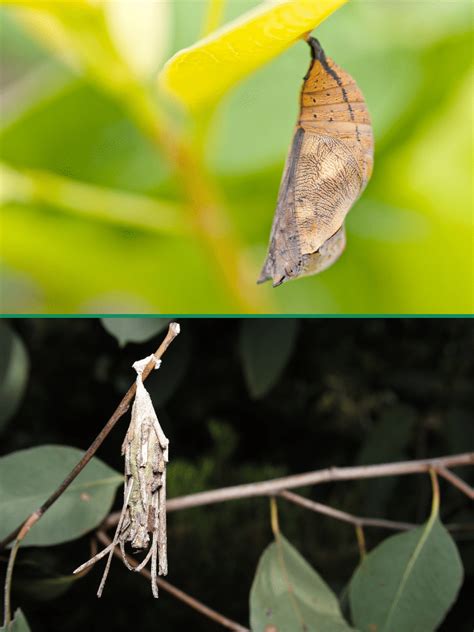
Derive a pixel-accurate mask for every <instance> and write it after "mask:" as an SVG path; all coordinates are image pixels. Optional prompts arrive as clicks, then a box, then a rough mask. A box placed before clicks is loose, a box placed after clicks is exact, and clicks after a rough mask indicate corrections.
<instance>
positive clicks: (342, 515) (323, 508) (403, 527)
mask: <svg viewBox="0 0 474 632" xmlns="http://www.w3.org/2000/svg"><path fill="white" fill-rule="evenodd" d="M279 495H280V496H281V497H282V498H285V499H286V500H289V501H290V502H292V503H294V504H295V505H299V506H300V507H304V508H305V509H310V510H311V511H315V512H317V513H320V514H324V515H326V516H331V518H336V520H342V521H343V522H348V523H350V524H353V525H354V526H355V527H380V528H382V529H394V530H396V531H407V530H409V529H414V528H415V527H417V526H419V525H417V524H412V523H410V522H394V521H392V520H382V519H378V518H362V517H360V516H354V515H353V514H350V513H347V512H346V511H341V510H340V509H334V508H333V507H329V506H328V505H323V504H322V503H317V502H315V501H314V500H310V499H309V498H305V497H304V496H300V495H299V494H294V493H293V492H288V491H283V492H280V493H279Z"/></svg>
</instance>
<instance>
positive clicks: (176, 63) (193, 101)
mask: <svg viewBox="0 0 474 632" xmlns="http://www.w3.org/2000/svg"><path fill="white" fill-rule="evenodd" d="M345 2H346V0H319V1H318V2H314V0H278V1H277V2H272V3H269V2H265V3H262V4H261V5H259V6H258V7H257V8H256V9H254V10H252V11H249V12H247V13H245V14H244V15H243V16H241V17H240V18H238V19H237V20H235V21H233V22H231V23H230V24H227V25H225V26H224V27H223V28H221V29H218V30H217V31H215V32H214V33H213V34H212V35H210V36H209V37H206V38H205V39H203V40H201V41H199V42H197V43H196V44H195V45H194V46H191V47H190V48H186V49H184V50H181V51H180V52H179V53H177V54H176V55H174V57H172V58H171V59H170V60H169V61H168V62H167V63H166V64H165V66H164V68H163V70H162V72H161V73H160V75H159V79H158V81H159V85H160V87H161V88H163V89H164V90H165V91H167V92H169V93H171V94H172V95H173V96H174V97H175V98H176V99H178V100H179V101H181V102H182V103H183V104H184V105H186V106H188V107H189V108H191V109H197V108H201V107H203V106H207V105H209V104H210V103H213V102H216V101H217V100H218V99H219V98H220V97H221V96H222V95H223V94H224V93H225V92H227V90H229V88H231V87H232V86H234V85H235V84H236V83H237V82H238V81H240V80H241V79H243V78H244V77H246V76H247V75H249V74H250V73H252V72H254V71H255V70H257V68H260V67H261V66H263V65H264V64H266V63H267V62H269V61H270V60H271V59H273V58H274V57H276V56H277V55H279V54H280V53H282V52H283V51H284V50H286V49H287V48H289V47H290V46H291V45H292V44H294V43H295V42H296V41H297V40H298V39H299V38H300V37H301V36H303V35H304V34H305V33H307V32H308V31H311V30H312V29H314V28H315V27H316V26H318V25H319V24H320V23H321V22H322V21H323V20H324V19H325V18H327V17H328V16H329V15H330V14H331V13H332V12H333V11H335V10H336V9H337V8H339V7H340V6H341V5H343V4H344V3H345Z"/></svg>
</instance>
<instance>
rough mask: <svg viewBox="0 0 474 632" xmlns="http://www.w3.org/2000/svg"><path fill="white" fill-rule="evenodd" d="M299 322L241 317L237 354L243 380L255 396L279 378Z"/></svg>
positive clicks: (292, 346) (292, 345)
mask: <svg viewBox="0 0 474 632" xmlns="http://www.w3.org/2000/svg"><path fill="white" fill-rule="evenodd" d="M297 332H298V321H297V320H294V319H272V320H268V319H265V320H261V319H257V320H244V321H243V323H242V329H241V330H240V354H241V357H242V365H243V370H244V376H245V381H246V383H247V387H248V389H249V391H250V394H251V395H252V397H254V398H259V397H262V396H263V395H265V394H266V393H267V392H268V391H269V390H270V389H271V388H272V387H273V386H274V385H275V384H276V383H277V382H278V380H279V378H280V376H281V374H282V372H283V369H284V368H285V366H286V363H287V362H288V360H289V358H290V355H291V353H292V351H293V348H294V345H295V341H296V334H297Z"/></svg>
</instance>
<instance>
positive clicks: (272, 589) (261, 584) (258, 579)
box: [250, 535, 353, 632]
mask: <svg viewBox="0 0 474 632" xmlns="http://www.w3.org/2000/svg"><path fill="white" fill-rule="evenodd" d="M250 627H251V629H252V632H267V631H268V630H275V631H276V632H285V631H286V630H291V631H292V632H350V631H351V630H352V629H353V628H351V627H350V626H349V625H348V624H347V623H346V621H345V620H344V618H343V616H342V614H341V610H340V608H339V603H338V600H337V598H336V596H335V595H334V593H333V592H332V590H331V589H330V588H329V586H328V585H327V584H326V583H325V582H324V581H323V580H322V579H321V577H320V576H319V575H318V573H317V572H316V571H315V570H314V569H313V568H312V567H311V566H310V565H309V564H308V562H306V560H305V559H304V558H303V557H302V556H301V555H300V554H299V553H298V551H297V550H296V549H295V548H294V547H293V546H292V545H291V544H290V543H289V542H288V541H287V540H286V539H285V538H284V537H283V536H282V535H279V536H278V538H277V540H276V541H275V542H274V543H273V544H270V546H268V547H267V548H266V549H265V551H264V553H263V555H262V557H261V558H260V561H259V563H258V567H257V572H256V574H255V578H254V580H253V584H252V590H251V593H250Z"/></svg>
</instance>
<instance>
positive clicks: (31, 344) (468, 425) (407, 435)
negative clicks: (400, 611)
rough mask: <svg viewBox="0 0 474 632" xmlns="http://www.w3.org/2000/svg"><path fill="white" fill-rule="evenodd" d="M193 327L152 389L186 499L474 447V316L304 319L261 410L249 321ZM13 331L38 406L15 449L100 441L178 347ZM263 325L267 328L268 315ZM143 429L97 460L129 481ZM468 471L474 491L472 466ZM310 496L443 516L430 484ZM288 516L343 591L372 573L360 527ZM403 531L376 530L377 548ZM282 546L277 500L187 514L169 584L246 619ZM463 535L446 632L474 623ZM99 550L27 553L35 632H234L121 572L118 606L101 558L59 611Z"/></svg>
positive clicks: (24, 591) (53, 327)
mask: <svg viewBox="0 0 474 632" xmlns="http://www.w3.org/2000/svg"><path fill="white" fill-rule="evenodd" d="M179 321H180V323H181V326H182V334H181V335H180V336H179V337H178V339H177V340H176V341H175V342H174V343H173V345H172V346H171V347H170V349H169V351H168V353H167V354H166V356H165V357H164V360H163V366H162V368H161V369H160V371H159V372H157V373H156V374H153V375H151V376H150V378H149V380H148V381H147V388H148V390H149V391H150V393H151V395H152V398H153V400H154V403H155V407H156V409H157V413H158V416H159V418H160V422H161V425H162V426H163V428H164V430H165V432H166V434H167V436H168V437H169V438H170V441H171V461H172V464H171V465H170V474H169V495H170V496H175V495H179V494H183V493H189V492H193V491H198V490H202V489H211V488H215V487H220V486H224V485H230V484H235V483H240V482H250V481H256V480H262V479H265V478H271V477H275V476H280V475H284V474H290V473H299V472H305V471H309V470H314V469H320V468H323V467H326V466H331V465H338V466H343V465H353V464H358V463H376V462H384V461H391V460H400V459H405V458H426V457H430V456H441V455H446V454H451V453H456V452H464V451H467V450H469V449H471V450H472V449H473V447H474V424H473V421H472V414H471V411H472V409H473V399H474V393H473V388H472V377H473V364H474V354H473V348H474V344H473V342H474V329H473V323H472V321H470V320H466V319H448V320H443V319H441V320H432V319H428V320H425V319H418V320H414V319H396V320H395V319H394V320H391V319H373V320H372V319H359V320H357V319H356V320H342V319H341V320H338V319H334V320H330V319H315V320H301V321H300V322H299V324H298V335H297V339H296V345H295V348H294V349H293V352H292V354H291V357H290V359H289V361H288V362H287V365H286V367H285V369H284V371H283V374H282V376H281V378H280V379H279V381H278V383H277V384H276V385H275V386H274V387H273V388H272V389H271V390H270V391H269V392H268V393H267V394H266V395H265V396H264V397H262V398H260V399H252V398H251V397H250V395H249V392H248V387H247V385H246V383H245V380H244V375H243V370H242V360H241V351H240V349H239V346H240V330H241V327H242V321H240V320H239V319H187V320H186V319H179ZM11 326H12V327H13V328H14V329H15V330H16V331H17V333H18V334H19V335H20V336H21V338H22V339H23V341H24V343H25V345H26V347H27V350H28V353H29V356H30V361H31V370H30V378H29V383H28V386H27V391H26V394H25V396H24V399H23V402H22V404H21V406H20V408H19V410H18V411H17V413H16V415H15V417H14V419H13V420H11V421H10V423H9V425H8V428H7V429H6V431H5V432H4V433H3V436H2V442H1V444H0V453H1V454H2V455H3V454H8V453H10V452H12V451H14V450H19V449H22V448H27V447H31V446H36V445H41V444H45V443H59V444H65V445H71V446H75V447H79V448H83V449H85V448H86V447H88V445H89V444H90V442H91V441H92V439H93V438H94V437H95V435H96V434H97V433H98V431H99V430H100V428H101V427H102V425H103V424H104V423H105V421H106V420H107V419H108V417H109V416H110V414H111V413H112V412H113V410H114V409H115V406H116V405H117V403H118V401H119V399H120V398H121V396H122V394H123V393H124V391H125V389H126V388H127V387H128V385H129V384H130V383H131V382H132V381H133V377H134V373H133V371H132V370H131V368H130V365H131V364H132V363H133V362H134V361H135V360H137V359H139V358H141V357H143V356H145V355H148V354H149V353H151V352H152V351H154V350H155V348H156V347H157V346H158V342H159V340H160V339H161V338H162V337H163V334H159V335H158V336H156V337H155V338H153V339H152V340H149V341H148V342H146V343H143V344H128V345H127V346H126V347H125V348H122V349H120V348H119V347H118V345H117V342H116V340H115V339H114V338H113V337H112V336H111V335H110V334H108V333H107V332H106V331H105V329H104V328H103V327H102V325H101V322H100V321H99V320H96V319H68V320H62V319H31V320H28V319H27V320H12V321H11ZM260 326H262V329H263V330H264V328H265V326H264V321H261V323H260ZM127 423H128V419H123V420H122V421H121V422H120V423H119V424H118V426H117V427H116V428H115V430H114V431H113V432H112V434H111V435H110V437H109V438H108V439H107V440H106V442H105V443H104V445H103V446H102V447H101V448H100V450H99V452H98V456H99V458H101V459H102V460H104V461H105V462H106V463H108V464H109V465H111V466H112V467H114V468H116V469H117V470H119V471H121V470H122V467H123V464H122V458H121V456H120V445H121V441H122V439H123V436H124V433H125V430H126V427H127ZM459 472H460V474H461V476H463V477H464V478H465V479H466V480H470V481H471V482H472V480H473V476H472V471H468V470H467V469H466V468H464V469H463V470H460V471H459ZM297 491H302V492H303V493H304V494H305V495H308V496H310V497H311V498H313V499H315V500H320V501H321V502H326V503H328V504H330V505H332V506H334V507H338V508H341V509H345V510H347V511H352V512H354V513H359V514H361V515H367V516H372V517H375V516H378V517H385V518H390V519H393V520H406V521H412V522H422V521H424V520H425V519H426V517H427V515H428V513H429V507H430V494H431V491H430V484H429V478H428V476H426V475H419V476H404V477H399V478H397V479H392V478H390V479H381V480H374V481H353V482H339V483H334V484H327V485H319V486H316V487H313V488H312V489H306V490H297ZM119 502H120V501H119ZM278 504H279V511H280V522H281V528H282V531H283V532H284V533H285V535H286V536H287V538H288V539H289V540H290V541H291V542H292V543H293V544H294V545H295V546H296V547H297V548H298V549H299V550H300V551H301V552H302V554H303V555H304V556H305V557H306V558H307V559H308V561H309V562H310V563H311V564H312V565H313V566H314V567H315V568H316V569H317V570H318V572H319V573H320V574H321V575H322V576H323V578H325V579H326V581H328V582H329V583H330V584H331V586H332V587H333V589H334V590H336V591H337V592H338V593H341V591H343V589H344V586H345V584H346V582H347V581H348V579H349V578H350V576H351V574H352V572H353V570H354V568H355V566H356V565H357V562H358V549H357V543H356V538H355V533H354V530H353V528H352V526H351V525H347V524H343V523H339V522H336V521H334V520H333V519H331V518H327V517H324V516H321V515H319V514H314V513H312V512H308V511H306V510H304V509H301V508H299V507H294V506H289V505H288V504H287V503H286V501H284V500H280V501H279V502H278ZM116 507H117V508H118V507H119V504H118V503H116ZM468 510H469V506H468V500H467V498H466V497H465V496H463V495H462V494H461V493H460V492H459V491H458V490H456V489H453V488H451V487H450V486H448V485H446V483H445V482H444V481H441V516H442V519H443V521H444V522H445V523H454V522H462V521H464V522H466V521H468V520H469V519H470V521H471V522H472V515H471V517H470V516H469V513H468ZM387 535H390V533H389V532H387V531H382V530H380V529H370V530H369V529H366V538H367V544H368V547H369V548H371V547H372V546H374V545H375V544H376V543H377V542H379V541H380V540H381V539H383V538H384V537H386V536H387ZM270 540H271V530H270V526H269V504H268V500H267V499H265V498H261V499H260V498H259V499H251V500H240V501H234V502H229V503H224V504H221V505H211V506H209V507H204V508H198V509H190V510H187V511H182V512H177V513H172V514H170V516H169V533H168V542H169V565H170V574H169V576H168V579H169V581H170V582H172V583H173V584H175V585H176V586H177V587H179V588H182V589H183V590H185V591H187V592H189V593H190V594H191V595H193V596H195V597H197V598H199V599H201V600H202V601H203V602H204V603H206V604H208V605H209V606H211V607H214V608H215V609H216V610H218V611H220V612H222V613H223V614H225V615H228V616H230V617H231V618H235V619H236V620H238V621H239V622H241V623H242V624H245V625H247V624H248V594H249V591H250V586H251V583H252V578H253V575H254V572H255V569H256V565H257V562H258V559H259V556H260V554H261V553H262V551H263V549H264V548H265V546H266V545H267V544H268V543H269V542H270ZM456 541H457V544H458V547H459V550H460V553H461V556H462V559H463V564H464V568H465V573H466V580H465V584H464V587H463V589H462V591H461V593H460V595H459V599H458V601H457V603H456V604H455V606H454V607H453V609H452V610H451V612H450V613H449V615H448V617H447V619H446V620H445V622H444V624H443V625H442V627H441V628H440V629H441V630H443V631H444V632H451V631H452V630H457V631H464V630H466V631H468V630H471V629H472V601H471V600H470V598H469V596H470V595H471V596H472V594H473V590H474V581H473V573H474V534H473V532H465V533H463V534H462V535H461V534H457V535H456ZM88 554H89V542H88V539H87V538H84V539H82V540H77V541H74V542H71V543H69V544H65V545H60V546H56V547H50V548H47V549H40V548H29V549H28V548H25V549H24V550H21V551H20V553H19V557H18V562H17V567H16V570H15V581H14V590H13V605H14V607H17V606H18V605H21V607H22V609H23V611H24V612H25V614H26V616H27V618H28V620H29V622H30V625H31V627H32V630H33V631H34V632H43V631H44V632H46V631H47V632H56V631H58V632H59V631H61V632H72V631H76V630H83V629H84V630H85V629H87V630H94V631H95V630H97V631H98V630H130V629H135V630H140V631H142V630H143V631H144V632H146V631H148V630H157V629H159V630H162V631H163V632H164V631H167V630H172V631H174V630H185V629H186V630H193V631H196V632H200V631H205V630H209V631H211V630H218V629H222V628H220V627H219V626H217V625H214V624H213V623H211V622H210V621H208V620H206V619H203V618H202V617H201V615H198V614H197V613H195V612H194V611H192V610H190V609H189V608H188V607H186V606H184V605H183V604H181V603H180V602H177V601H176V600H175V599H174V598H173V597H171V596H169V595H168V594H166V593H165V592H164V591H161V596H160V599H159V601H158V602H155V601H154V600H153V599H152V598H151V593H150V586H149V583H148V581H146V580H145V579H144V578H141V577H138V576H136V575H134V574H132V573H130V572H128V571H127V570H126V569H125V568H124V567H123V566H122V565H121V564H120V563H119V562H118V561H117V560H115V561H114V562H113V565H112V569H111V572H110V575H109V579H108V583H107V585H106V588H105V591H104V596H103V597H102V599H101V600H98V599H96V597H95V592H96V590H97V585H98V582H99V580H100V575H101V573H102V564H101V565H100V568H97V569H95V570H93V571H92V572H91V573H89V574H88V575H87V576H86V577H85V578H84V579H82V580H80V581H77V582H75V583H74V584H73V585H72V586H71V587H70V588H69V589H68V590H66V591H65V592H64V593H63V594H61V595H59V596H56V597H55V598H54V599H52V598H51V597H52V595H53V594H54V591H51V586H50V585H49V584H48V583H46V584H45V583H44V582H43V583H41V581H39V580H44V578H45V577H46V578H51V577H54V576H56V575H68V574H70V572H71V571H72V569H73V568H75V567H76V566H77V565H78V564H80V563H82V562H83V561H84V560H85V559H87V557H88ZM1 560H2V561H5V556H4V555H3V556H2V557H1ZM2 570H3V572H4V570H5V564H2ZM47 586H49V589H46V587H47ZM60 591H61V590H60ZM60 591H59V592H60ZM401 632H402V631H401Z"/></svg>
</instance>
